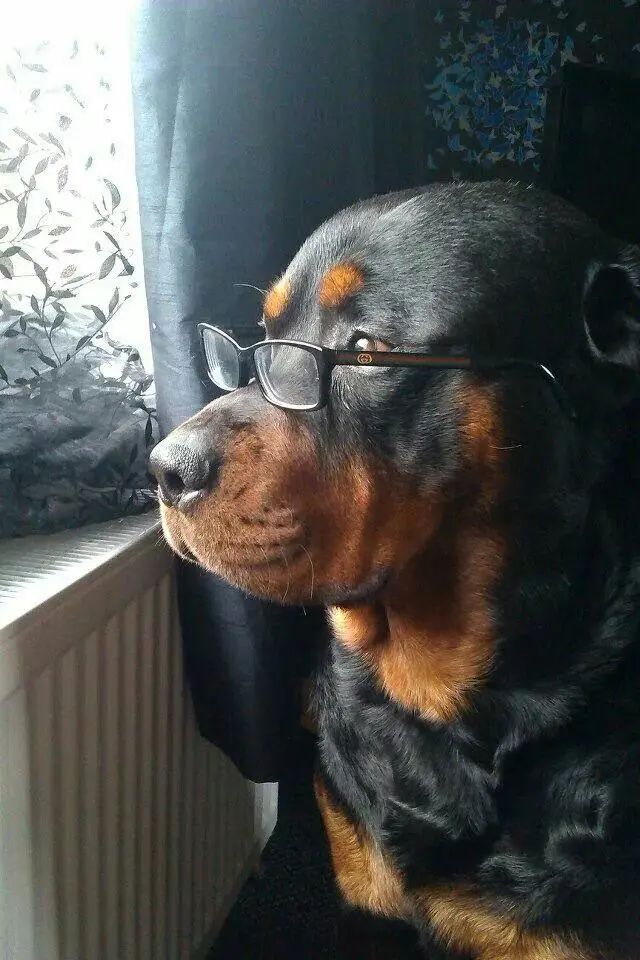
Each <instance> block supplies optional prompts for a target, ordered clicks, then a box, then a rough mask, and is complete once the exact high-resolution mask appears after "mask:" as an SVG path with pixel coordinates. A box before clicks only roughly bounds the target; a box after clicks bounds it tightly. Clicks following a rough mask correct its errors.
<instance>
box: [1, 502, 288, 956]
mask: <svg viewBox="0 0 640 960" xmlns="http://www.w3.org/2000/svg"><path fill="white" fill-rule="evenodd" d="M146 524H147V527H148V526H149V523H148V521H146ZM138 525H140V521H138ZM107 526H109V525H107ZM126 529H127V528H125V527H120V528H118V529H116V530H115V532H113V533H109V536H111V539H112V540H113V541H114V545H113V550H110V546H109V542H108V541H109V536H106V534H105V532H104V530H102V531H101V530H100V529H99V528H98V535H99V539H98V535H96V534H94V533H93V531H91V530H90V531H88V533H84V534H83V536H84V540H83V541H82V542H81V543H80V546H78V540H77V537H78V535H77V534H76V541H75V542H76V552H75V554H74V556H73V557H69V555H68V553H67V556H66V557H64V558H62V559H59V560H58V561H55V562H53V565H52V562H50V561H46V557H47V556H51V549H50V548H49V553H48V554H47V549H46V544H47V541H49V542H51V543H53V542H54V540H56V538H39V540H38V541H34V542H35V544H36V546H35V548H34V549H35V560H34V556H33V553H32V556H31V559H30V560H27V561H26V566H25V578H28V577H29V576H32V578H34V576H35V575H34V574H33V568H34V564H35V566H36V568H37V567H38V564H40V567H41V572H42V571H44V572H45V574H48V575H49V581H50V582H54V581H55V577H56V576H58V577H60V576H62V577H63V578H65V577H66V578H67V580H69V579H71V581H72V582H70V583H67V586H66V587H65V588H64V589H62V590H58V589H56V590H55V592H52V593H51V595H50V596H48V597H47V598H46V602H43V603H39V604H37V605H36V607H35V609H30V610H29V611H28V612H24V613H23V615H22V616H19V617H17V619H16V618H15V617H14V618H12V619H11V621H10V622H9V623H8V624H6V625H5V626H4V627H3V628H2V623H0V628H2V629H0V958H1V960H183V958H185V960H186V958H192V957H196V956H199V955H202V954H203V952H204V951H205V950H206V948H207V947H208V946H209V945H210V943H211V940H212V937H213V936H214V935H215V933H216V932H217V930H218V929H219V927H220V925H221V923H222V921H223V920H224V917H225V915H226V913H227V912H228V910H229V908H230V906H231V904H232V903H233V901H234V899H235V897H236V895H237V893H238V890H239V888H240V886H241V884H242V882H243V881H244V879H245V878H246V876H247V875H248V873H249V872H250V870H251V869H252V867H253V866H254V865H255V863H256V861H257V858H258V857H259V854H260V851H261V849H262V847H263V846H264V843H265V842H266V839H267V838H268V836H269V834H270V833H271V830H272V829H273V826H274V823H275V819H276V804H277V787H276V785H274V784H267V785H264V786H257V785H255V784H252V783H249V782H247V781H246V780H244V779H243V778H242V777H241V776H240V775H239V774H238V773H237V771H236V770H235V768H234V767H233V766H232V765H231V764H230V763H229V761H228V760H226V758H225V757H224V756H223V755H222V754H221V753H220V752H219V751H218V750H216V749H215V748H214V747H212V746H211V745H210V744H208V743H207V742H205V741H204V740H203V739H202V738H201V737H200V736H199V734H198V732H197V730H196V727H195V723H194V718H193V710H192V707H191V702H190V698H189V697H188V695H187V694H186V692H185V687H184V680H183V673H182V661H181V649H180V629H179V624H178V617H177V610H176V598H175V589H174V582H173V573H172V563H171V558H170V557H169V554H168V552H167V551H166V548H164V547H163V546H161V545H159V543H158V540H159V538H158V533H157V529H156V528H154V529H151V530H147V532H146V533H144V534H143V535H142V536H141V535H140V532H139V531H138V532H137V535H136V537H135V542H134V545H133V546H132V545H131V536H130V535H128V538H129V539H128V540H127V534H126ZM111 530H112V531H113V527H112V526H111ZM92 534H93V536H94V540H93V546H92V541H91V536H92ZM68 536H69V535H67V537H68ZM105 536H106V541H105ZM123 536H124V540H123ZM87 537H88V538H89V539H88V540H87ZM57 540H58V541H59V542H62V543H64V537H63V538H57ZM21 543H22V544H23V547H22V550H23V552H22V553H20V549H21V547H20V544H21ZM97 543H99V549H100V550H101V551H102V553H103V554H104V553H105V551H106V554H107V559H106V561H105V558H104V556H102V557H101V558H100V562H99V564H98V565H96V564H95V563H93V561H92V560H91V557H94V556H95V554H96V544H97ZM105 543H106V546H105ZM26 544H27V541H22V542H20V541H17V542H14V543H12V544H11V547H10V551H13V552H14V553H13V562H12V558H11V556H9V558H8V559H7V551H6V550H5V552H4V556H3V557H0V591H1V589H2V587H3V585H4V586H5V588H6V585H7V583H8V582H9V580H10V579H11V578H10V577H9V576H8V575H7V570H11V569H13V571H14V573H15V569H16V566H17V567H18V568H19V566H20V563H22V564H25V560H24V557H25V553H24V545H26ZM43 544H44V546H43ZM123 544H124V545H123ZM38 551H40V553H38ZM43 551H44V552H43ZM92 551H93V552H92ZM54 553H55V551H54ZM58 556H59V554H58ZM43 557H44V558H45V559H43ZM83 558H84V562H85V565H87V564H88V566H87V569H88V571H89V572H88V573H87V572H86V571H85V575H84V576H83V578H82V579H81V580H80V581H77V580H75V581H73V568H74V563H76V565H77V562H83ZM87 558H89V559H88V560H87ZM47 562H49V568H47ZM56 563H57V564H58V566H57V567H56ZM27 567H28V569H27ZM92 567H93V569H91V568H92ZM70 570H71V574H70ZM52 571H53V573H52ZM3 573H4V574H5V576H4V582H3ZM51 576H53V581H51ZM45 579H46V577H45ZM14 582H15V581H14ZM24 582H25V581H24V578H23V583H24ZM41 582H42V581H41V580H38V578H37V577H35V579H34V583H35V585H32V586H31V587H30V592H31V594H35V593H37V590H38V583H41ZM9 592H10V591H9ZM45 592H46V591H45ZM14 593H15V591H14ZM24 599H25V598H24V596H23V595H21V601H22V602H24ZM13 600H14V601H15V596H14V597H13ZM14 612H15V611H14Z"/></svg>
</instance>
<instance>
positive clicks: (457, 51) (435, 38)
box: [419, 0, 640, 182]
mask: <svg viewBox="0 0 640 960" xmlns="http://www.w3.org/2000/svg"><path fill="white" fill-rule="evenodd" d="M420 17H421V21H420V28H419V29H420V33H421V36H422V38H423V96H424V100H423V103H424V115H425V129H424V137H425V152H426V167H427V170H426V179H429V180H442V179H449V178H450V177H460V178H464V179H487V178H494V177H502V178H507V177H510V178H515V179H522V180H525V181H528V182H532V181H535V180H536V177H537V175H538V172H539V169H540V160H541V157H540V151H541V146H542V133H543V127H544V119H545V112H546V105H547V89H548V86H549V84H550V83H551V82H552V81H553V78H554V76H555V75H556V74H557V72H558V70H559V69H560V68H561V67H562V66H563V65H564V64H565V63H567V62H574V63H585V64H592V65H594V66H604V67H607V68H609V69H613V70H618V71H622V72H626V73H636V74H638V73H640V2H639V0H583V2H576V0H511V2H495V0H455V2H453V0H443V2H440V3H437V2H436V3H430V2H429V3H426V2H425V3H423V4H422V5H421V7H420Z"/></svg>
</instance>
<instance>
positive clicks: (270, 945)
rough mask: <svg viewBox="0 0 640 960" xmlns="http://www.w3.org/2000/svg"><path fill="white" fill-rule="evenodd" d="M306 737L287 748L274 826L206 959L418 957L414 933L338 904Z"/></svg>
mask: <svg viewBox="0 0 640 960" xmlns="http://www.w3.org/2000/svg"><path fill="white" fill-rule="evenodd" d="M313 749H314V748H313V740H312V738H311V737H310V736H307V735H302V736H301V739H300V742H299V743H297V744H296V745H295V747H294V748H293V749H292V760H293V762H292V764H291V773H290V775H289V776H288V777H287V779H286V780H283V781H281V782H280V808H279V817H278V825H277V827H276V829H275V831H274V833H273V836H272V838H271V840H270V841H269V844H268V845H267V848H266V850H265V853H264V856H263V860H262V864H261V870H260V873H259V875H258V876H256V877H253V878H252V879H251V880H249V882H248V883H247V884H246V886H245V888H244V890H243V891H242V893H241V895H240V897H239V899H238V901H237V903H236V905H235V907H234V909H233V910H232V912H231V914H230V915H229V917H228V919H227V922H226V924H225V926H224V928H223V930H222V932H221V934H220V937H219V938H218V941H217V943H216V945H215V947H214V949H213V951H212V952H211V954H210V955H209V958H208V960H293V958H295V960H325V958H332V960H424V955H423V954H421V953H420V952H419V951H418V950H417V947H416V946H415V939H414V935H413V932H412V931H410V930H406V929H405V928H404V927H402V928H400V927H398V928H397V929H395V928H392V929H391V930H390V931H389V930H388V929H385V931H384V933H382V932H381V931H379V930H376V929H375V922H371V921H369V920H368V919H367V921H366V923H364V924H363V923H360V922H358V921H356V920H354V919H353V918H348V917H347V918H346V919H345V913H344V910H343V908H342V907H341V905H340V902H339V899H338V896H337V894H336V890H335V887H334V883H333V879H332V876H331V869H330V863H329V857H328V851H327V848H326V844H325V839H324V834H323V831H322V824H321V821H320V816H319V814H318V811H317V809H316V806H315V801H314V799H313V792H312V788H311V783H312V769H313Z"/></svg>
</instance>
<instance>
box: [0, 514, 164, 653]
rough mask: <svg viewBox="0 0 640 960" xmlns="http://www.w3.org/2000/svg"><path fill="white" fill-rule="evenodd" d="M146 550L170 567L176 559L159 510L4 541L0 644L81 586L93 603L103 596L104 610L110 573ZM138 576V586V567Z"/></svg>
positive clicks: (136, 586) (39, 619)
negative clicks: (163, 532) (171, 552)
mask: <svg viewBox="0 0 640 960" xmlns="http://www.w3.org/2000/svg"><path fill="white" fill-rule="evenodd" d="M143 556H149V557H153V558H154V561H155V562H156V563H157V562H160V563H162V564H164V565H165V566H166V567H167V569H169V567H170V565H171V557H170V554H169V552H168V548H167V547H166V545H165V544H164V541H163V537H162V533H161V530H160V521H159V520H158V514H157V511H155V510H154V511H151V512H149V513H145V514H142V515H141V516H137V517H126V518H122V519H119V520H112V521H109V522H107V523H100V524H91V525H89V526H86V527H82V528H81V529H79V530H68V531H64V532H63V533H56V534H50V535H42V536H32V537H23V538H18V539H15V540H4V541H1V542H0V644H1V643H2V642H3V641H4V640H6V639H7V638H8V637H10V636H12V635H15V634H17V633H19V632H21V631H24V630H25V629H28V628H29V627H30V626H31V625H32V624H33V623H35V622H39V623H42V622H43V620H45V619H49V615H50V614H51V613H53V612H54V611H55V609H56V608H58V607H60V606H62V605H64V603H65V602H66V601H67V600H68V599H69V597H70V595H71V594H73V595H74V596H77V595H78V592H79V591H80V592H82V593H83V594H86V593H87V592H88V591H89V592H90V593H91V602H92V603H93V604H94V609H95V604H96V602H98V603H99V604H100V607H101V609H103V610H104V608H105V606H107V607H108V605H109V603H108V601H109V593H110V592H111V591H110V589H108V588H110V587H111V586H112V585H111V584H109V583H108V582H107V580H105V577H107V578H111V576H112V575H113V574H114V573H116V572H117V571H122V570H123V569H124V568H125V567H126V568H128V567H129V565H130V564H131V563H132V562H136V561H138V560H140V559H141V558H142V557H143ZM131 575H132V573H131V571H130V572H129V576H131ZM133 576H134V578H135V581H136V582H135V583H134V584H132V587H133V588H134V589H139V588H140V582H139V579H140V578H139V576H138V573H137V572H136V573H135V574H134V575H133ZM101 588H102V589H101ZM119 602H120V603H121V602H122V599H120V601H119Z"/></svg>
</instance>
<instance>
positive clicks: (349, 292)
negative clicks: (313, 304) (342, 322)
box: [318, 261, 364, 308]
mask: <svg viewBox="0 0 640 960" xmlns="http://www.w3.org/2000/svg"><path fill="white" fill-rule="evenodd" d="M363 286H364V276H363V274H362V270H361V269H360V267H358V266H356V264H355V263H349V262H348V261H347V262H345V263H337V264H336V265H335V266H333V267H331V268H330V269H329V270H327V272H326V273H325V275H324V276H323V278H322V279H321V281H320V286H319V288H318V300H319V301H320V304H321V305H322V306H323V307H327V308H331V307H333V308H336V307H340V306H341V305H342V304H343V303H344V302H345V300H347V299H348V298H349V297H352V296H353V295H354V294H356V293H357V292H358V291H359V290H362V287H363Z"/></svg>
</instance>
